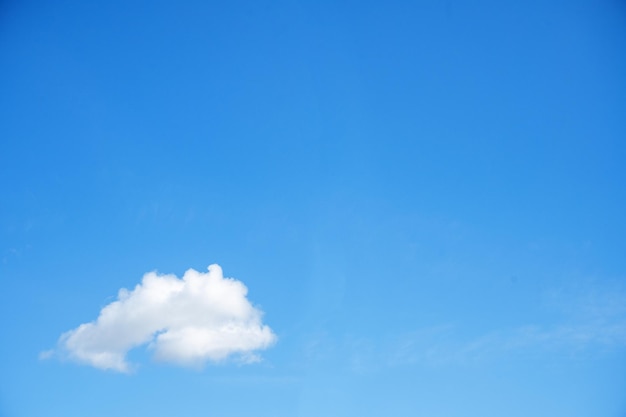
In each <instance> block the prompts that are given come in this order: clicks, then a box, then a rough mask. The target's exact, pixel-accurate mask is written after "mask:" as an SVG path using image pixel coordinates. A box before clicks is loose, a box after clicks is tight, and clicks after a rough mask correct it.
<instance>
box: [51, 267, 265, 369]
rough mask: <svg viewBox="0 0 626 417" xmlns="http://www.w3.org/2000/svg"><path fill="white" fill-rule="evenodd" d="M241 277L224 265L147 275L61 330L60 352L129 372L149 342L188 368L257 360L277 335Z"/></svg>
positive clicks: (159, 355)
mask: <svg viewBox="0 0 626 417" xmlns="http://www.w3.org/2000/svg"><path fill="white" fill-rule="evenodd" d="M247 292H248V289H247V288H246V286H245V285H244V284H243V283H242V282H241V281H237V280H235V279H232V278H225V277H224V276H223V274H222V269H221V268H220V267H219V265H211V266H209V270H208V272H206V273H202V272H198V271H196V270H194V269H190V270H188V271H187V272H185V274H184V275H183V277H182V278H181V279H179V278H177V277H176V276H175V275H160V274H158V273H156V272H150V273H148V274H145V275H144V277H143V280H142V281H141V283H140V284H138V285H137V286H136V287H135V288H134V289H133V290H132V291H129V290H127V289H125V288H123V289H121V290H120V291H119V294H118V299H117V300H116V301H114V302H112V303H110V304H108V305H107V306H105V307H104V308H103V309H102V310H101V311H100V315H99V317H98V318H97V319H96V320H95V321H92V322H90V323H84V324H81V325H80V326H78V327H77V328H75V329H74V330H70V331H69V332H66V333H64V334H63V335H62V336H61V338H60V340H59V350H60V352H63V353H64V354H65V355H67V356H69V357H70V358H72V359H74V360H77V361H79V362H82V363H85V364H88V365H92V366H94V367H96V368H100V369H110V370H115V371H120V372H128V371H129V370H130V369H131V368H132V366H131V364H129V363H128V361H127V360H126V354H127V353H128V351H130V350H131V349H133V348H135V347H138V346H142V345H147V346H148V349H149V350H151V351H153V354H154V358H155V359H156V360H159V361H165V362H170V363H174V364H180V365H185V366H199V365H202V364H204V363H206V362H207V361H213V362H217V361H222V360H225V359H227V358H229V357H236V358H238V359H239V360H241V361H243V362H254V361H256V360H258V359H259V357H258V355H257V353H255V352H257V351H258V350H261V349H265V348H268V347H269V346H271V345H272V344H273V343H274V342H275V340H276V335H275V334H274V333H273V332H272V330H271V329H270V328H269V327H268V326H267V325H264V324H263V322H262V312H261V311H260V310H259V309H258V308H255V307H254V306H253V305H252V304H251V303H250V301H248V299H247V298H246V296H247Z"/></svg>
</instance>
